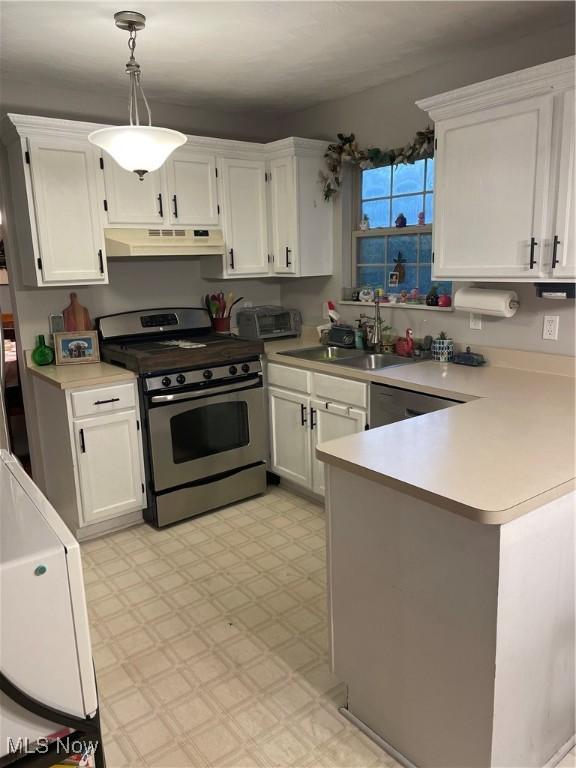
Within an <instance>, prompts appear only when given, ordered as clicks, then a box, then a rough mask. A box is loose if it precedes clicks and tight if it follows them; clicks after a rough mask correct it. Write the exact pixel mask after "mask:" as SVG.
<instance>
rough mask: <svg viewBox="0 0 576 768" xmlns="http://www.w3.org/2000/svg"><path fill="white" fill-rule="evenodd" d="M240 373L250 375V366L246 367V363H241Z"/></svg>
mask: <svg viewBox="0 0 576 768" xmlns="http://www.w3.org/2000/svg"><path fill="white" fill-rule="evenodd" d="M242 372H243V373H250V366H249V365H248V363H242Z"/></svg>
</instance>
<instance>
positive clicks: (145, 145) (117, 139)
mask: <svg viewBox="0 0 576 768" xmlns="http://www.w3.org/2000/svg"><path fill="white" fill-rule="evenodd" d="M88 140H89V141H90V142H91V143H92V144H95V145H96V146H97V147H100V148H101V149H103V150H104V151H105V152H107V153H108V154H109V155H110V156H111V157H112V158H113V159H114V160H115V161H116V162H117V163H118V165H119V166H121V167H122V168H124V170H126V171H134V172H135V173H137V174H138V175H139V176H140V178H142V177H143V175H144V174H145V173H148V172H150V171H156V170H157V169H158V168H160V166H161V165H163V164H164V163H165V162H166V160H167V159H168V157H169V156H170V155H171V154H172V152H174V150H175V149H178V147H181V146H182V144H185V143H186V141H187V139H186V136H185V135H184V134H183V133H180V132H179V131H173V130H171V129H169V128H157V127H155V126H152V125H122V126H113V127H111V128H101V129H99V130H97V131H93V132H92V133H91V134H90V135H89V136H88Z"/></svg>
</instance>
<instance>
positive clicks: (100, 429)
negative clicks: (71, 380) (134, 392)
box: [74, 410, 144, 524]
mask: <svg viewBox="0 0 576 768" xmlns="http://www.w3.org/2000/svg"><path fill="white" fill-rule="evenodd" d="M74 436H75V444H76V456H77V460H78V478H79V482H80V495H81V498H82V522H83V523H84V524H89V523H94V522H97V521H99V520H103V519H105V518H108V517H111V516H114V515H119V514H123V513H125V512H132V511H133V510H135V509H142V495H143V492H144V487H143V483H142V471H141V465H140V450H139V435H138V420H137V418H136V411H135V410H131V411H124V412H121V413H111V414H107V415H102V416H93V417H91V418H88V419H77V420H75V422H74Z"/></svg>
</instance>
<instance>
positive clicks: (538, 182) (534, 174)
mask: <svg viewBox="0 0 576 768" xmlns="http://www.w3.org/2000/svg"><path fill="white" fill-rule="evenodd" d="M552 108H553V97H552V96H541V97H538V98H534V99H526V100H525V101H520V102H516V103H515V104H507V105H504V106H501V107H494V108H493V109H486V110H484V111H483V113H482V116H481V118H482V119H481V120H479V115H478V114H477V113H473V114H471V115H464V116H462V117H457V118H453V119H452V120H443V121H442V122H440V123H439V124H438V125H437V128H436V141H437V154H436V190H435V195H436V204H435V221H434V277H436V278H443V277H460V278H468V277H474V278H476V277H499V278H502V279H503V280H504V279H506V278H513V277H526V276H529V275H530V276H532V277H537V276H540V274H541V272H542V268H541V265H542V252H543V242H542V241H543V238H544V237H545V232H546V222H547V219H546V217H547V212H548V194H547V187H548V178H549V174H550V158H551V152H552Z"/></svg>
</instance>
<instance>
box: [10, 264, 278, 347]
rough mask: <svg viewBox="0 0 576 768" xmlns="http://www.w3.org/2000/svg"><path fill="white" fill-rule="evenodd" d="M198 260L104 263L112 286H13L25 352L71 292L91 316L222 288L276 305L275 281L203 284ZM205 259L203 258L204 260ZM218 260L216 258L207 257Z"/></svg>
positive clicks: (173, 302)
mask: <svg viewBox="0 0 576 768" xmlns="http://www.w3.org/2000/svg"><path fill="white" fill-rule="evenodd" d="M200 258H201V257H198V258H194V259H181V260H178V259H175V258H172V259H165V260H157V259H150V260H145V261H144V260H133V261H124V260H120V261H117V260H113V259H110V260H109V262H108V273H109V279H110V284H109V285H106V286H100V285H98V286H87V287H85V288H83V287H76V286H73V287H70V288H42V289H34V288H29V289H26V288H22V287H20V288H17V289H16V301H17V306H18V318H19V325H20V335H21V339H22V344H23V346H24V348H31V347H32V346H33V345H34V340H35V337H36V336H37V335H38V334H39V333H46V332H47V330H48V315H49V314H50V312H61V311H62V310H63V309H64V308H65V307H66V306H67V305H68V304H69V303H70V299H69V294H70V292H71V291H74V292H75V293H77V294H78V299H79V301H80V303H81V304H83V305H84V306H85V307H86V308H87V309H88V311H89V313H90V316H91V317H92V318H94V317H97V316H98V315H103V314H111V313H114V312H126V311H129V310H131V309H145V308H153V307H173V306H200V301H201V297H202V295H203V294H206V293H208V291H210V292H211V293H213V292H216V291H218V290H223V291H224V292H225V293H227V292H228V291H233V292H234V294H235V296H236V297H239V296H244V298H245V299H246V300H247V301H251V302H253V304H280V286H279V284H278V281H277V280H273V281H269V280H226V281H220V282H219V281H215V280H210V281H208V280H204V279H203V278H202V277H201V276H200V267H201V265H200ZM203 258H206V257H203ZM208 258H216V257H208Z"/></svg>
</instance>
